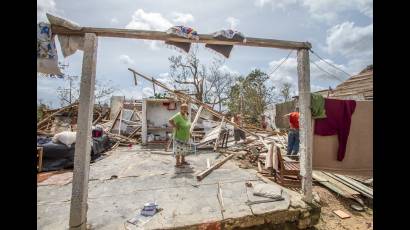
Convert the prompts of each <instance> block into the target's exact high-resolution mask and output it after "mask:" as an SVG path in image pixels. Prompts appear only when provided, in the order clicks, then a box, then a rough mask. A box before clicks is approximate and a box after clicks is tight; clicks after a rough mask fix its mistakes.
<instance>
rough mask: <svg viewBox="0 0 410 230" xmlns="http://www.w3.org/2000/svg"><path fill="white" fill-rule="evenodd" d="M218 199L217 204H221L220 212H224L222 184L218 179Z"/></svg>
mask: <svg viewBox="0 0 410 230" xmlns="http://www.w3.org/2000/svg"><path fill="white" fill-rule="evenodd" d="M218 201H219V205H220V206H221V212H225V205H224V199H223V196H222V186H221V182H220V181H218Z"/></svg>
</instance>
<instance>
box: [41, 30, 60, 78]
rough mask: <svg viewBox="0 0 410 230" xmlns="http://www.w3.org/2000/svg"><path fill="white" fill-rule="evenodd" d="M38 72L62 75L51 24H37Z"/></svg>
mask: <svg viewBox="0 0 410 230" xmlns="http://www.w3.org/2000/svg"><path fill="white" fill-rule="evenodd" d="M37 72H41V73H45V74H54V75H62V73H61V71H60V68H59V67H58V55H57V50H56V46H55V43H54V37H53V36H52V33H51V27H50V24H47V23H45V22H40V23H38V24H37Z"/></svg>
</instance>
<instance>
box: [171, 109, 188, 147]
mask: <svg viewBox="0 0 410 230" xmlns="http://www.w3.org/2000/svg"><path fill="white" fill-rule="evenodd" d="M171 120H173V121H174V123H175V125H176V126H177V128H175V129H174V138H175V139H177V140H180V141H188V140H189V129H190V128H191V122H190V121H189V119H188V118H187V119H186V120H185V119H184V117H183V116H182V115H181V113H177V114H175V115H174V116H173V117H172V118H171Z"/></svg>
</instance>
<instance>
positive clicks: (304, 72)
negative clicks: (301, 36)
mask: <svg viewBox="0 0 410 230" xmlns="http://www.w3.org/2000/svg"><path fill="white" fill-rule="evenodd" d="M297 62H298V66H297V70H298V77H299V81H298V88H299V101H298V103H299V112H300V118H299V124H300V133H299V134H300V148H299V152H300V175H301V176H302V190H303V193H304V200H305V201H306V202H308V203H311V202H312V147H313V128H312V113H311V110H310V65H309V50H308V49H300V50H298V57H297Z"/></svg>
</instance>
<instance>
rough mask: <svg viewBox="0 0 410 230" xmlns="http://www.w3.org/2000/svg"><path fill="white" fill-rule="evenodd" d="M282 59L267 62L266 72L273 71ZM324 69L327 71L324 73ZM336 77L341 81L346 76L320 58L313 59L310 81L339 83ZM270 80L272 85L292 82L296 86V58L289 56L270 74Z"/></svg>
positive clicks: (340, 66)
mask: <svg viewBox="0 0 410 230" xmlns="http://www.w3.org/2000/svg"><path fill="white" fill-rule="evenodd" d="M284 59H285V58H282V59H280V60H274V61H271V62H270V63H269V71H268V74H270V73H271V72H272V71H273V69H275V68H276V66H278V65H279V64H280V63H281V62H282V61H283V60H284ZM311 61H313V60H311ZM325 61H326V62H328V63H330V64H332V65H334V66H336V67H338V68H340V69H342V70H343V71H347V68H346V67H345V66H344V65H339V64H336V63H334V62H333V61H332V60H330V59H325ZM316 65H317V66H319V67H320V68H321V69H319V68H318V67H317V66H316ZM325 71H326V72H328V73H326V72H325ZM329 73H330V74H329ZM332 75H334V76H332ZM337 78H339V79H341V80H342V81H343V80H346V79H347V78H348V76H347V75H346V74H344V73H343V72H342V71H340V70H337V69H335V68H333V67H331V66H329V65H328V64H326V63H325V62H324V61H322V60H317V61H313V63H311V64H310V79H311V82H326V83H337V84H339V83H341V81H339V80H337ZM270 81H271V83H272V84H273V85H274V86H278V85H281V84H283V83H292V84H293V85H295V86H297V84H298V73H297V59H296V58H294V57H290V58H289V59H288V60H287V61H286V62H284V63H283V64H282V65H281V66H280V67H279V68H278V69H277V70H276V71H275V72H274V73H273V74H271V77H270Z"/></svg>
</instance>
